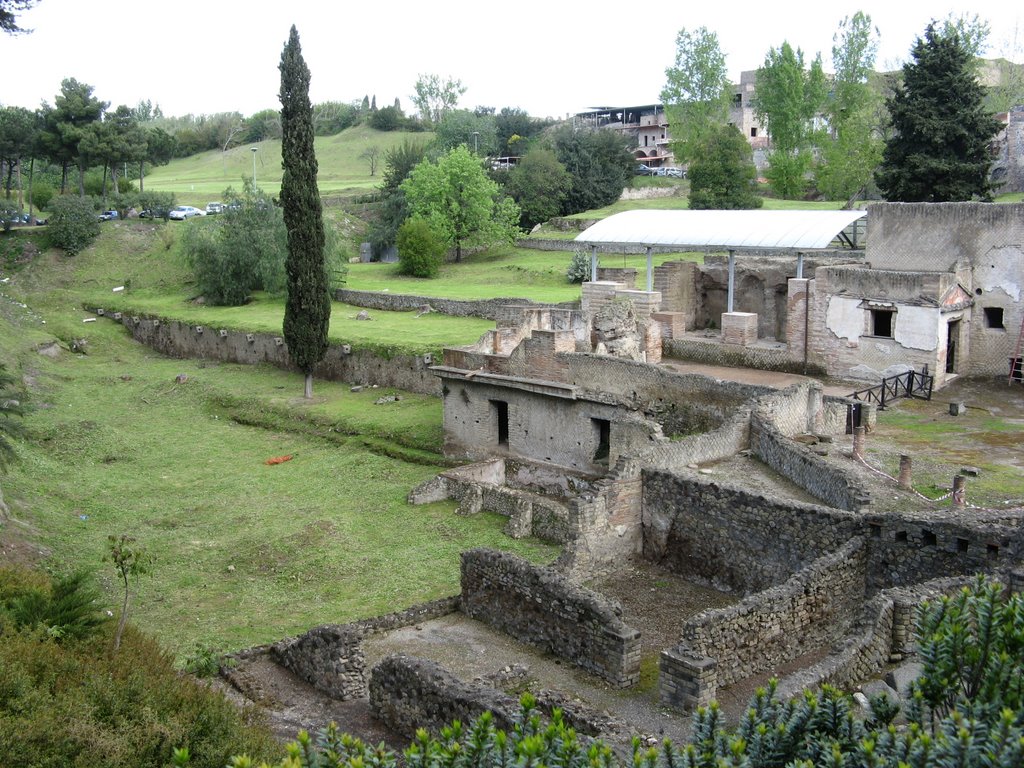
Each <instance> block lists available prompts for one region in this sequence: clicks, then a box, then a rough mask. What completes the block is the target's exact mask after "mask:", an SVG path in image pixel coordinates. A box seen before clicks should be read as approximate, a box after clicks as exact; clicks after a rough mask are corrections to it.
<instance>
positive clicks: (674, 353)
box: [663, 334, 825, 376]
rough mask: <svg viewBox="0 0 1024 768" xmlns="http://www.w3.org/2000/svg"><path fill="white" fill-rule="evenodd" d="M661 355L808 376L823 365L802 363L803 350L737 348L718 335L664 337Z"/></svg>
mask: <svg viewBox="0 0 1024 768" xmlns="http://www.w3.org/2000/svg"><path fill="white" fill-rule="evenodd" d="M663 347H664V355H665V357H674V358H677V359H679V360H690V361H692V362H695V363H704V364H705V365H724V366H728V367H732V368H756V369H758V370H762V371H782V372H783V373H802V374H808V375H821V376H823V375H824V374H825V368H824V367H823V366H821V365H817V364H815V363H813V362H809V363H804V362H803V360H802V356H803V350H802V349H801V350H799V353H797V352H794V351H791V350H790V349H789V347H788V346H786V345H782V346H777V347H741V346H738V345H736V344H728V345H727V344H724V343H722V340H721V336H720V334H715V336H714V338H710V339H701V338H700V337H697V336H692V335H690V336H684V337H682V338H673V339H665V340H664V342H663Z"/></svg>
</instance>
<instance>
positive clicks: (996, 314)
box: [985, 307, 1006, 331]
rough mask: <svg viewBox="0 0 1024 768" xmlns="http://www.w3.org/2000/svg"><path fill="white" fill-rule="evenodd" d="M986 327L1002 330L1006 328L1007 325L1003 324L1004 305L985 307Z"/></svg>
mask: <svg viewBox="0 0 1024 768" xmlns="http://www.w3.org/2000/svg"><path fill="white" fill-rule="evenodd" d="M985 327H986V328H998V329H999V330H1001V331H1005V330H1006V326H1005V325H1003V308H1002V307H985Z"/></svg>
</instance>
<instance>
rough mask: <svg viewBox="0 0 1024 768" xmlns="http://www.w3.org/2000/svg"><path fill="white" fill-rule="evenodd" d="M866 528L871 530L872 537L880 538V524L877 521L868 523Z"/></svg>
mask: <svg viewBox="0 0 1024 768" xmlns="http://www.w3.org/2000/svg"><path fill="white" fill-rule="evenodd" d="M868 530H869V531H871V538H872V539H880V538H882V526H880V525H879V524H878V523H868Z"/></svg>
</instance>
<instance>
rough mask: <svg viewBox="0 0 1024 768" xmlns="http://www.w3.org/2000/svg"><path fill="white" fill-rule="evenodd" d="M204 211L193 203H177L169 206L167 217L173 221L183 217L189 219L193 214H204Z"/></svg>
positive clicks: (180, 219) (182, 219) (181, 219)
mask: <svg viewBox="0 0 1024 768" xmlns="http://www.w3.org/2000/svg"><path fill="white" fill-rule="evenodd" d="M205 215H206V211H204V210H202V209H201V208H196V207H195V206H194V205H178V206H175V207H174V208H171V212H170V214H168V217H169V218H172V219H174V220H175V221H184V220H185V219H191V218H192V217H193V216H205Z"/></svg>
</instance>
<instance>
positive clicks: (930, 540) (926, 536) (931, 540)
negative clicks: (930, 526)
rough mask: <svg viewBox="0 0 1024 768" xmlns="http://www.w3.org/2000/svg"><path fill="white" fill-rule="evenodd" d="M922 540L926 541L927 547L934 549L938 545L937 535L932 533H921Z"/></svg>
mask: <svg viewBox="0 0 1024 768" xmlns="http://www.w3.org/2000/svg"><path fill="white" fill-rule="evenodd" d="M921 539H922V540H923V541H924V545H925V546H926V547H934V546H935V544H936V543H937V539H936V538H935V534H934V533H932V532H931V531H921Z"/></svg>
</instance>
